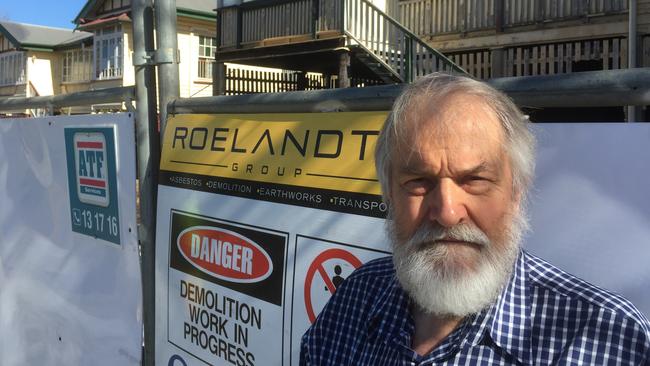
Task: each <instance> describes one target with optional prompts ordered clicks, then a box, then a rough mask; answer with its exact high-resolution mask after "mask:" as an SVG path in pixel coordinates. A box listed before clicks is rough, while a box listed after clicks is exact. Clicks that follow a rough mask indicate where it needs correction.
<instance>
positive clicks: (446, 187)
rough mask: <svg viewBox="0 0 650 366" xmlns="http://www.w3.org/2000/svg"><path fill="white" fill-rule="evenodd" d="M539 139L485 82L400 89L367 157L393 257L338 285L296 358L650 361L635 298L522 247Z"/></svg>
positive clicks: (425, 83)
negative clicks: (385, 208) (385, 209)
mask: <svg viewBox="0 0 650 366" xmlns="http://www.w3.org/2000/svg"><path fill="white" fill-rule="evenodd" d="M534 145H535V140H534V138H533V136H532V134H531V132H530V131H529V129H528V126H527V121H526V118H525V117H524V116H523V115H522V114H521V112H520V111H519V110H518V109H517V107H516V106H515V105H514V104H513V103H512V102H511V101H510V100H509V99H508V98H507V97H506V96H504V95H503V94H501V93H500V92H498V91H496V90H494V89H492V88H491V87H489V86H488V85H486V84H483V83H481V82H478V81H475V80H472V79H469V78H465V77H455V76H448V75H441V74H432V75H429V76H426V77H424V78H422V79H420V80H418V81H417V82H416V83H414V84H412V85H410V86H409V87H407V88H406V89H405V91H404V92H403V93H402V95H401V96H400V97H399V98H398V99H397V101H396V102H395V105H394V107H393V111H392V113H391V114H390V115H389V116H388V118H387V120H386V123H385V125H384V127H383V129H382V131H381V134H380V136H379V140H378V143H377V149H376V152H375V159H376V165H377V173H378V176H379V181H380V182H381V186H382V190H383V194H384V199H385V200H386V202H387V203H388V205H389V208H390V210H389V217H388V219H387V220H386V227H387V235H388V236H389V238H390V240H391V242H392V248H393V257H392V259H391V258H383V259H379V260H375V261H372V262H370V263H368V264H366V265H364V266H363V267H361V268H360V269H358V270H357V271H355V272H354V273H353V274H352V275H351V276H350V277H349V278H348V279H347V280H346V281H345V282H344V283H343V284H342V285H341V286H340V287H339V288H338V289H337V291H336V293H335V294H334V296H333V297H332V299H331V300H330V302H329V303H328V304H327V306H326V307H325V309H324V310H323V311H322V313H321V314H320V316H319V317H318V319H317V320H316V322H315V323H314V324H313V326H312V327H311V328H310V329H309V330H308V331H307V333H306V334H305V335H304V337H303V342H302V348H301V358H300V359H301V364H302V365H336V366H341V365H378V366H384V365H433V364H436V365H438V364H444V365H513V364H517V365H568V364H571V365H646V364H649V363H650V324H649V323H648V320H647V319H646V318H645V317H644V316H643V315H642V314H641V313H640V312H639V311H638V310H637V309H636V308H635V307H634V306H633V305H632V304H631V303H629V302H628V301H627V300H625V299H623V298H621V297H620V296H617V295H615V294H612V293H610V292H607V291H605V290H602V289H600V288H597V287H595V286H593V285H591V284H588V283H586V282H584V281H582V280H580V279H578V278H576V277H573V276H571V275H569V274H567V273H565V272H563V271H561V270H559V269H557V268H555V267H553V266H552V265H550V264H548V263H546V262H545V261H543V260H541V259H539V258H537V257H535V256H533V255H531V254H528V253H526V252H525V251H523V250H522V249H521V247H520V242H521V238H522V234H523V233H524V232H525V231H526V229H527V220H526V213H525V206H526V193H527V190H528V188H529V186H530V184H531V181H532V179H533V171H534Z"/></svg>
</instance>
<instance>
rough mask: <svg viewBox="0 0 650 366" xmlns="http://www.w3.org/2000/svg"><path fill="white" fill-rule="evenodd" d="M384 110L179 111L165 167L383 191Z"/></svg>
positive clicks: (165, 144) (169, 138)
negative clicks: (380, 141)
mask: <svg viewBox="0 0 650 366" xmlns="http://www.w3.org/2000/svg"><path fill="white" fill-rule="evenodd" d="M386 115H387V112H334V113H293V114H291V113H286V114H237V115H235V114H221V115H196V114H192V115H190V114H184V115H177V116H174V117H172V118H171V119H170V120H169V122H168V124H167V129H166V132H165V140H164V142H163V152H162V157H161V166H160V168H161V170H163V171H170V172H179V173H188V174H198V175H204V176H218V177H224V178H232V179H238V180H246V181H257V182H266V183H276V184H287V185H293V186H301V187H312V188H323V189H332V190H338V191H345V192H355V193H366V194H376V195H379V194H381V191H380V187H379V183H378V182H377V175H376V173H375V165H374V149H375V144H376V142H377V137H378V135H379V130H380V129H381V126H382V125H383V123H384V120H385V119H386Z"/></svg>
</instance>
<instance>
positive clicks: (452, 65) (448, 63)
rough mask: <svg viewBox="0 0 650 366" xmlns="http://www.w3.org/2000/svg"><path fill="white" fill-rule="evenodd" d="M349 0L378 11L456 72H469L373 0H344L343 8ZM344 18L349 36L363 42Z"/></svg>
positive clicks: (345, 30)
mask: <svg viewBox="0 0 650 366" xmlns="http://www.w3.org/2000/svg"><path fill="white" fill-rule="evenodd" d="M348 1H358V2H360V3H362V4H366V5H367V6H368V7H370V8H371V9H373V10H374V11H376V12H377V13H378V14H379V17H380V18H382V19H384V20H386V21H388V22H389V23H391V24H392V25H393V26H395V27H396V28H397V29H399V30H400V31H401V32H402V33H404V34H405V35H406V36H408V38H409V39H410V40H411V41H415V42H417V43H418V44H419V45H420V46H421V47H422V48H424V49H425V50H426V51H428V52H430V53H431V54H433V55H434V56H436V57H438V58H440V59H442V61H443V62H444V63H446V64H447V65H449V66H451V68H452V70H453V71H456V72H458V73H461V74H464V75H467V72H466V71H465V70H463V69H462V68H461V67H460V66H458V65H456V64H455V63H454V62H453V61H451V60H450V59H449V58H448V57H447V56H445V55H443V54H442V53H440V51H438V50H436V49H435V48H432V47H431V46H429V45H428V44H427V43H426V42H424V41H422V40H421V39H420V38H419V37H418V36H417V35H416V34H415V33H413V32H411V31H410V30H409V29H408V28H406V27H404V26H403V25H402V24H400V23H399V22H398V21H397V20H395V19H393V17H391V16H390V15H388V14H386V13H385V12H384V11H383V10H381V9H379V8H378V7H377V6H376V5H375V4H373V3H372V2H370V1H368V0H342V2H343V9H346V8H347V7H346V2H348ZM343 18H344V19H343V24H344V25H343V30H344V32H345V33H346V34H347V35H348V36H352V38H354V39H355V41H357V42H358V43H359V44H361V42H359V39H357V38H356V37H354V36H353V35H352V32H350V31H349V29H348V28H349V22H348V19H346V17H345V16H344V17H343ZM409 81H410V80H409Z"/></svg>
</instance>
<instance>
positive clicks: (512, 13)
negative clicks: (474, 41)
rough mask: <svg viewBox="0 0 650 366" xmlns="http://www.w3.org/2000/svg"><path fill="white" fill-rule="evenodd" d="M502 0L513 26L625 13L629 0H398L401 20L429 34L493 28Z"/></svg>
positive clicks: (505, 21) (507, 22) (506, 21)
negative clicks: (499, 3)
mask: <svg viewBox="0 0 650 366" xmlns="http://www.w3.org/2000/svg"><path fill="white" fill-rule="evenodd" d="M499 1H502V2H503V4H502V6H503V26H504V27H512V26H518V25H525V24H531V23H538V22H550V21H555V20H564V19H571V18H580V17H586V16H599V15H607V14H617V13H624V12H626V11H627V9H628V1H629V0H536V1H533V0H406V1H400V2H399V3H398V7H399V20H400V22H401V23H402V24H403V25H404V26H405V27H407V28H409V29H410V30H412V31H413V32H414V33H415V34H418V35H427V36H433V35H439V34H445V33H460V32H470V31H477V30H482V29H490V28H494V27H495V25H496V15H497V14H496V12H495V9H496V5H497V4H498V2H499ZM641 1H646V0H641Z"/></svg>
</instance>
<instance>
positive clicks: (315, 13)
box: [311, 0, 320, 39]
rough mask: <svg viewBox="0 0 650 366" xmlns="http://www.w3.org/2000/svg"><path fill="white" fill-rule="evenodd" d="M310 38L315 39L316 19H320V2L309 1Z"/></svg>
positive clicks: (315, 0) (316, 0)
mask: <svg viewBox="0 0 650 366" xmlns="http://www.w3.org/2000/svg"><path fill="white" fill-rule="evenodd" d="M311 4H312V6H311V38H312V39H316V34H317V33H318V18H319V17H320V14H319V12H320V1H319V0H311Z"/></svg>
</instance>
